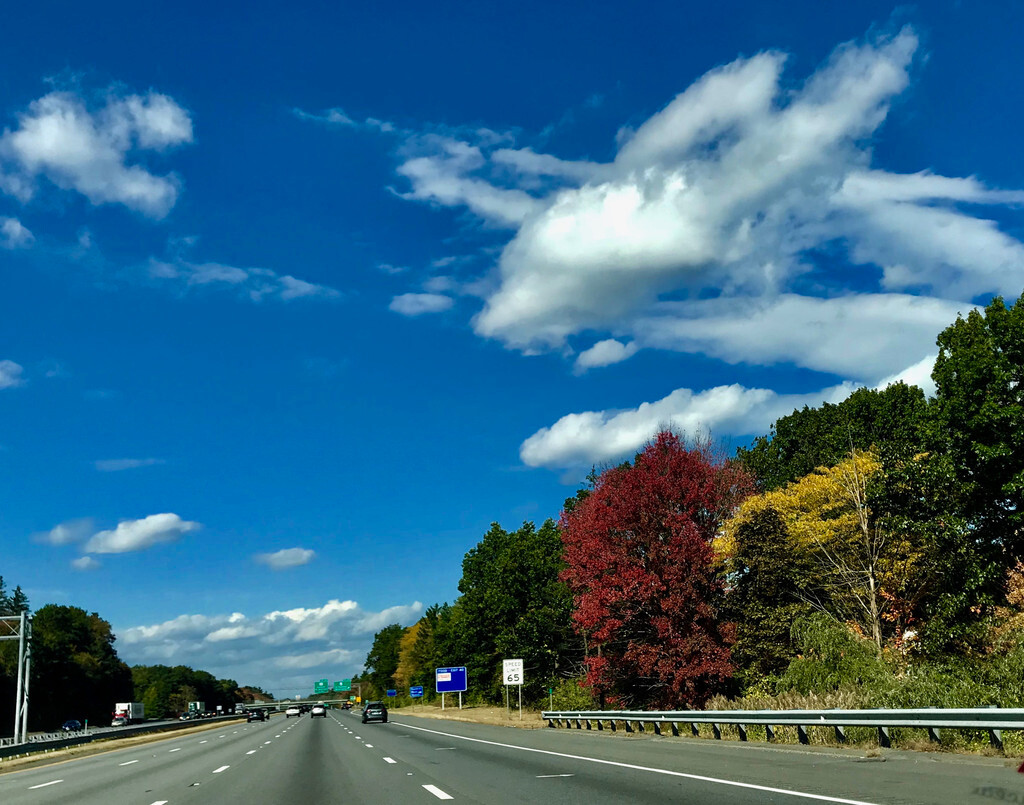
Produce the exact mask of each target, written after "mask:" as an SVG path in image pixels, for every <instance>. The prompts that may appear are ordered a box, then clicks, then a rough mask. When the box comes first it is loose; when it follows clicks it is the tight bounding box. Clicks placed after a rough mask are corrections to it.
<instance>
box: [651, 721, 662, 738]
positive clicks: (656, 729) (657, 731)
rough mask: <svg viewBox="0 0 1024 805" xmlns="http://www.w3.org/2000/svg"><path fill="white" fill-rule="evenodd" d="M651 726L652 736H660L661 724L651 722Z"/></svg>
mask: <svg viewBox="0 0 1024 805" xmlns="http://www.w3.org/2000/svg"><path fill="white" fill-rule="evenodd" d="M651 726H652V727H654V734H655V735H661V724H659V723H658V722H657V721H655V722H653V723H652V724H651Z"/></svg>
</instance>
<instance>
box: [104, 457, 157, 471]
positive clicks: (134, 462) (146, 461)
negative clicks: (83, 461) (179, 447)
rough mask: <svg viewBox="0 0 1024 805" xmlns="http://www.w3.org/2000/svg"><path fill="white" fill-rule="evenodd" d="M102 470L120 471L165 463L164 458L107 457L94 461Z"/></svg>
mask: <svg viewBox="0 0 1024 805" xmlns="http://www.w3.org/2000/svg"><path fill="white" fill-rule="evenodd" d="M93 463H94V465H95V467H96V469H98V470H99V471H100V472H120V471H121V470H134V469H138V468H139V467H152V466H155V465H157V464H163V463H164V460H163V459H162V458H105V459H100V460H99V461H95V462H93Z"/></svg>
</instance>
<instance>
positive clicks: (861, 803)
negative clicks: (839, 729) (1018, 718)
mask: <svg viewBox="0 0 1024 805" xmlns="http://www.w3.org/2000/svg"><path fill="white" fill-rule="evenodd" d="M401 726H403V727H406V728H408V729H411V730H418V731H419V732H429V733H431V734H432V735H443V736H444V737H445V738H457V739H458V740H460V741H469V742H470V743H475V744H487V745H488V746H500V747H501V748H502V749H518V750H519V751H520V752H534V753H536V754H538V755H551V756H552V757H564V758H568V759H569V760H582V761H584V762H586V763H599V764H600V765H602V766H617V767H618V768H620V769H633V770H634V771H647V772H651V773H652V774H666V775H668V776H669V777H684V778H686V779H687V780H700V781H701V782H702V783H717V784H718V785H730V786H733V787H734V788H749V789H752V790H754V791H768V792H769V793H772V794H785V795H786V796H790V797H801V798H803V799H815V800H818V801H819V802H837V803H840V805H877V803H874V802H867V801H866V800H862V799H843V798H841V797H829V796H825V795H824V794H808V793H806V792H805V791H793V790H791V789H789V788H772V787H771V786H767V785H755V784H754V783H741V782H738V781H737V780H723V779H721V778H720V777H705V776H704V775H701V774H687V773H686V772H682V771H673V770H672V769H659V768H656V767H654V766H638V765H636V764H633V763H620V762H619V761H617V760H602V759H600V758H596V757H586V756H585V755H570V754H567V753H565V752H552V751H551V750H550V749H534V748H533V747H532V746H516V745H515V744H503V743H499V742H498V741H485V740H483V739H482V738H467V737H466V736H465V735H454V734H452V733H450V732H441V731H440V730H430V729H427V728H426V727H414V726H413V725H412V724H402V725H401ZM424 788H426V786H424Z"/></svg>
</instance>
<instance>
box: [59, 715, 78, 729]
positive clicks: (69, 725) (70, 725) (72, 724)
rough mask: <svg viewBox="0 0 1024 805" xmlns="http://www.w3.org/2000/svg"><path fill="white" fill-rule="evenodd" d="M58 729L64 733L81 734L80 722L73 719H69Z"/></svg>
mask: <svg viewBox="0 0 1024 805" xmlns="http://www.w3.org/2000/svg"><path fill="white" fill-rule="evenodd" d="M60 728H61V729H62V730H64V732H81V731H82V722H81V721H78V720H76V719H74V718H69V719H68V720H67V721H65V722H64V723H63V724H61V725H60Z"/></svg>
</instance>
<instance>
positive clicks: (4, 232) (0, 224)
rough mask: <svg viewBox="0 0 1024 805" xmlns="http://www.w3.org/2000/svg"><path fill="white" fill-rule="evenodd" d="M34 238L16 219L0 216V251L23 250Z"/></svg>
mask: <svg viewBox="0 0 1024 805" xmlns="http://www.w3.org/2000/svg"><path fill="white" fill-rule="evenodd" d="M34 240H35V236H34V235H33V234H32V233H31V232H29V231H28V229H27V228H26V227H25V225H24V224H22V223H21V221H19V220H18V219H17V218H5V217H4V216H0V249H24V248H27V247H29V246H31V245H32V242H33V241H34Z"/></svg>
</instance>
